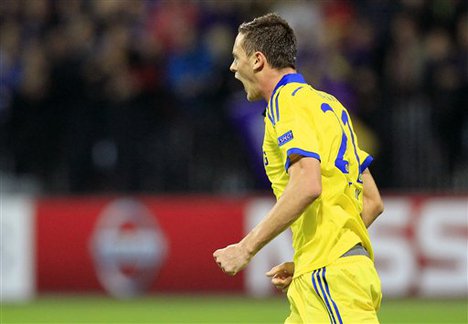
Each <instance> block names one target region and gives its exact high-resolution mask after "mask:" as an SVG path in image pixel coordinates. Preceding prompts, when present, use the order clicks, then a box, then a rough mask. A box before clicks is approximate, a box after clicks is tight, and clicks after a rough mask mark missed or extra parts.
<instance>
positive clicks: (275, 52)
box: [238, 13, 297, 69]
mask: <svg viewBox="0 0 468 324" xmlns="http://www.w3.org/2000/svg"><path fill="white" fill-rule="evenodd" d="M238 31H239V33H241V34H242V35H244V42H243V48H244V50H245V52H246V53H247V55H249V56H250V55H252V53H253V52H255V51H259V52H262V53H263V54H264V55H265V57H266V59H267V61H268V63H269V64H270V65H271V66H272V67H273V68H276V69H282V68H286V67H292V68H294V69H295V68H296V53H297V49H296V36H295V35H294V31H293V29H292V28H291V27H290V26H289V24H288V23H287V21H286V20H284V19H283V18H281V17H280V16H279V15H277V14H275V13H269V14H266V15H264V16H261V17H257V18H255V19H254V20H252V21H250V22H244V23H243V24H242V25H240V26H239V30H238Z"/></svg>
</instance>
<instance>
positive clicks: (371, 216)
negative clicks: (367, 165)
mask: <svg viewBox="0 0 468 324" xmlns="http://www.w3.org/2000/svg"><path fill="white" fill-rule="evenodd" d="M362 182H363V187H364V188H363V192H364V197H363V198H364V205H363V208H362V212H361V217H362V220H363V221H364V225H366V227H369V226H370V225H371V224H372V223H373V222H374V221H375V219H376V218H377V216H379V215H380V214H382V212H383V210H384V205H383V201H382V198H381V197H380V193H379V189H378V188H377V185H376V184H375V181H374V178H373V177H372V175H371V173H370V171H369V169H366V170H364V172H363V173H362Z"/></svg>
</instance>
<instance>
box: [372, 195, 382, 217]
mask: <svg viewBox="0 0 468 324" xmlns="http://www.w3.org/2000/svg"><path fill="white" fill-rule="evenodd" d="M374 210H375V214H376V216H379V215H380V214H382V213H383V211H384V203H383V201H382V199H379V201H377V202H376V204H375V207H374Z"/></svg>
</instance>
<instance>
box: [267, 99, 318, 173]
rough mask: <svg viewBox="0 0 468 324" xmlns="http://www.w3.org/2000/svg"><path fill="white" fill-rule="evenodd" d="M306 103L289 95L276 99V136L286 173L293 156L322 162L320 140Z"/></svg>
mask: <svg viewBox="0 0 468 324" xmlns="http://www.w3.org/2000/svg"><path fill="white" fill-rule="evenodd" d="M278 96H279V98H278ZM304 101H305V98H301V97H299V96H297V97H294V96H291V95H289V96H288V94H287V93H286V94H284V93H279V94H278V95H277V97H276V98H274V112H276V113H277V115H276V116H275V117H276V124H275V127H274V128H275V136H276V140H277V144H278V147H279V148H280V151H281V153H282V157H283V164H284V167H285V169H286V172H287V171H288V169H289V167H290V166H291V155H293V154H296V155H300V156H302V157H311V158H315V159H317V160H319V161H320V160H321V158H320V144H319V140H318V137H317V134H316V130H315V129H314V125H313V121H312V118H311V116H310V111H309V113H307V109H308V108H310V107H307V104H306V102H304Z"/></svg>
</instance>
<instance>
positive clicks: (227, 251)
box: [213, 243, 252, 276]
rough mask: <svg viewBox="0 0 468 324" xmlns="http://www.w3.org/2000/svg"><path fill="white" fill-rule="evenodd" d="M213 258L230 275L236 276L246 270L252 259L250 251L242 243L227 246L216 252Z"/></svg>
mask: <svg viewBox="0 0 468 324" xmlns="http://www.w3.org/2000/svg"><path fill="white" fill-rule="evenodd" d="M213 257H214V259H215V261H216V263H217V264H218V266H219V267H220V268H221V269H222V270H223V271H224V272H225V273H227V274H228V275H230V276H234V275H235V274H236V273H238V272H239V271H241V270H242V269H244V268H245V267H246V266H247V264H248V263H249V262H250V259H251V258H252V257H251V255H250V254H249V253H248V251H247V250H246V249H245V248H244V246H243V245H241V244H240V243H237V244H232V245H228V246H226V247H225V248H224V249H219V250H216V251H215V252H214V253H213Z"/></svg>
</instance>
